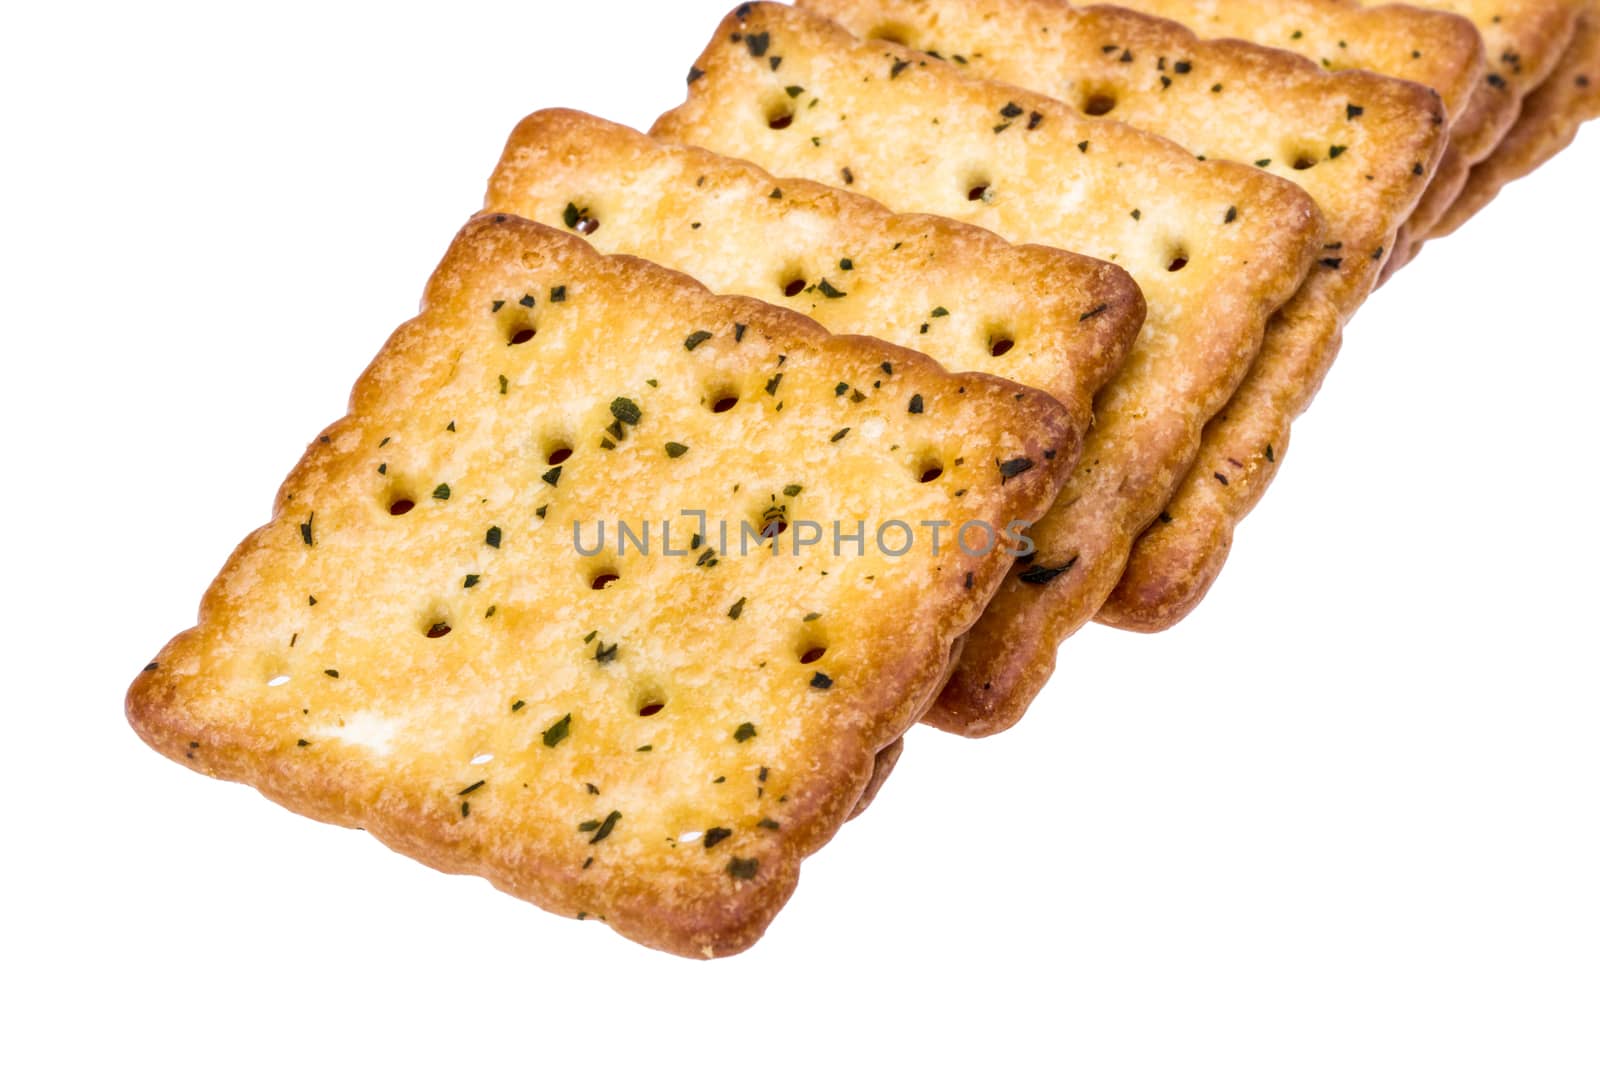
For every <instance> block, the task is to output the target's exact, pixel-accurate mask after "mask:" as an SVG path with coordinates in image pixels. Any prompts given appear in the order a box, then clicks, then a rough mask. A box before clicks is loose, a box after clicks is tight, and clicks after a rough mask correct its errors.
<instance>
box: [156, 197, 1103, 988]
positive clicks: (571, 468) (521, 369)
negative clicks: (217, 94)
mask: <svg viewBox="0 0 1600 1067" xmlns="http://www.w3.org/2000/svg"><path fill="white" fill-rule="evenodd" d="M601 218H602V221H601V226H600V230H601V232H603V231H604V228H605V224H604V218H603V216H602V217H601ZM530 332H531V336H524V334H528V333H530ZM858 391H859V393H860V394H861V395H860V397H859V398H857V396H856V395H855V394H856V393H857V392H858ZM719 398H721V399H730V398H734V399H736V400H737V403H736V404H734V405H733V406H732V407H729V408H726V409H723V410H720V411H719V410H718V400H719ZM1072 440H1073V433H1072V429H1071V427H1070V425H1069V419H1068V416H1067V415H1066V413H1065V411H1064V410H1063V409H1062V408H1061V406H1060V405H1059V404H1058V403H1057V402H1056V401H1054V400H1053V399H1051V398H1050V397H1048V396H1047V395H1045V394H1043V393H1041V392H1038V391H1035V390H1031V389H1028V388H1026V387H1023V386H1019V385H1016V384H1014V383H1011V382H1006V381H1003V380H1001V379H998V378H993V377H990V376H986V375H979V374H952V373H949V372H947V371H945V370H943V369H942V368H940V367H939V366H938V365H937V364H936V363H935V362H934V361H933V360H932V359H930V358H928V357H926V356H922V355H919V354H917V353H914V352H910V351H908V350H906V349H903V348H898V347H895V346H893V345H889V344H886V343H884V342H881V341H877V340H873V339H868V338H859V337H854V338H850V337H846V338H836V337H833V336H831V335H829V334H828V333H827V332H826V331H824V330H823V329H822V328H821V327H820V326H818V325H817V324H816V323H814V322H812V321H811V320H809V319H807V318H805V317H803V316H801V315H797V314H795V313H793V312H790V311H786V310H782V309H778V308H773V307H770V306H768V305H765V304H762V303H760V302H758V301H754V300H750V299H746V298H740V297H719V296H713V295H711V294H710V293H708V292H707V291H706V290H705V289H704V288H703V287H701V286H700V285H699V284H698V283H695V282H693V281H692V280H690V279H689V278H687V277H686V276H684V275H681V274H678V273H676V272H673V271H669V270H666V269H664V268H661V267H658V266H656V265H654V264H650V263H647V262H645V261H642V260H638V259H633V258H629V257H606V256H603V255H601V254H600V253H598V252H596V251H594V250H593V249H592V248H591V247H590V246H589V245H588V244H587V242H586V241H584V240H583V239H581V238H580V237H578V236H575V235H573V234H569V233H565V232H560V231H557V230H555V229H551V228H546V227H543V226H540V225H537V224H535V223H532V222H528V221H526V220H523V219H520V218H516V217H514V216H510V215H505V214H501V215H488V216H481V217H479V218H478V219H475V220H474V221H472V222H471V223H470V224H468V226H467V227H466V228H465V229H464V230H463V231H462V233H461V234H460V236H459V237H458V238H457V239H456V241H455V243H454V244H453V245H452V246H451V248H450V251H449V252H448V254H447V255H446V256H445V259H444V261H443V263H442V264H441V265H440V267H439V268H438V270H437V271H436V273H435V274H434V276H433V278H432V279H431V281H430V282H429V285H428V287H427V292H426V295H425V298H424V301H423V306H422V312H421V314H420V315H419V316H418V317H417V318H416V319H414V320H412V321H411V322H409V323H407V324H405V325H404V326H402V327H401V328H400V329H399V330H398V331H396V333H395V334H394V335H393V337H392V338H391V339H390V340H389V342H388V344H387V345H386V346H385V347H384V349H383V351H382V352H381V353H380V354H379V355H378V357H377V358H376V360H375V361H374V362H373V364H372V365H371V366H370V367H369V368H368V370H367V371H366V372H365V373H364V374H363V375H362V377H361V379H360V381H359V382H358V383H357V385H356V387H355V390H354V392H353V394H352V398H351V404H350V410H349V413H348V414H347V415H346V416H345V417H344V418H342V419H340V420H339V421H338V422H336V423H334V424H333V425H332V426H330V427H329V428H328V429H327V430H325V431H324V432H323V433H322V434H321V435H319V436H318V437H317V438H316V439H315V442H314V443H313V444H312V445H311V446H310V447H309V449H308V450H307V452H306V454H305V456H304V458H303V459H302V460H301V462H300V463H299V465H298V466H297V467H296V468H295V470H294V471H293V472H292V473H291V474H290V475H289V477H288V479H287V480H286V481H285V482H284V484H283V486H282V487H281V489H280V491H279V493H278V496H277V501H276V506H275V508H274V512H273V517H272V519H271V521H270V522H269V523H268V524H267V525H266V526H264V527H262V528H261V529H259V530H257V531H256V532H254V533H252V534H251V535H250V536H249V537H248V538H246V540H245V541H244V543H243V544H242V545H241V546H240V547H239V548H238V549H237V550H236V551H235V552H234V554H233V556H232V558H231V559H230V560H229V561H228V563H227V565H226V566H225V567H224V569H223V571H222V573H221V574H220V575H219V576H218V578H217V579H216V581H215V582H214V583H213V584H212V586H211V588H210V590H209V591H208V592H207V593H206V595H205V597H204V599H203V601H202V604H201V610H200V620H199V625H198V626H197V627H196V628H195V629H192V630H189V631H187V632H185V633H183V634H180V635H179V636H178V637H176V638H175V639H173V641H172V642H170V643H169V644H168V645H167V647H166V648H165V649H164V650H163V651H162V652H161V653H160V654H159V655H158V656H157V657H156V658H155V659H154V660H153V661H152V662H151V663H150V664H149V666H148V667H146V668H145V670H144V671H142V672H141V673H140V674H139V675H138V677H137V679H136V680H135V682H134V684H133V686H132V688H131V690H130V691H129V694H128V702H127V713H128V717H129V720H130V722H131V723H132V725H133V726H134V728H135V729H136V730H137V731H138V733H139V734H140V736H141V737H143V738H144V739H145V740H146V741H147V742H148V743H149V744H150V745H152V746H153V747H154V748H156V749H157V750H159V751H160V752H162V753H163V754H165V755H167V756H168V757H170V758H172V759H173V760H175V761H178V762H180V763H183V764H187V765H188V766H190V767H192V768H194V769H195V770H198V771H201V772H202V773H205V774H207V775H211V776H213V777H217V778H223V779H229V780H233V781H238V782H243V783H246V784H249V785H252V786H254V787H256V788H257V789H259V790H260V791H261V792H262V793H264V794H265V795H266V796H268V797H269V798H271V799H273V800H275V801H277V802H279V803H281V804H283V805H284V806H286V807H288V808H291V809H293V810H295V811H297V812H300V813H302V814H305V815H309V816H311V817H313V818H316V819H321V820H324V821H327V822H331V823H336V824H339V825H343V826H359V827H364V828H365V829H367V830H368V831H370V832H371V833H372V834H373V835H374V836H376V837H377V838H378V839H379V840H381V841H383V842H384V843H385V844H387V845H389V846H390V847H392V848H394V849H396V850H397V851H400V852H403V853H405V854H407V855H410V856H413V857H415V858H417V859H419V860H421V861H422V862H424V863H426V864H428V865H430V866H433V867H435V868H438V869H440V870H444V871H449V872H456V873H467V874H476V875H480V876H482V877H485V878H487V879H489V880H490V881H492V882H493V883H494V884H495V885H496V886H498V887H499V888H501V889H503V890H505V891H507V892H509V893H513V894H515V895H517V896H519V897H522V898H524V899H527V900H529V901H532V902H534V903H537V904H539V905H540V906H542V907H545V908H547V909H550V910H552V911H554V912H557V913H560V914H564V915H568V916H575V917H577V918H588V919H596V920H602V921H604V922H606V923H608V924H609V925H611V926H613V927H614V928H615V929H617V930H618V931H619V932H621V933H622V934H624V935H625V936H627V937H630V938H633V939H635V940H638V941H641V942H643V943H645V944H648V945H652V946H655V947H658V948H662V949H665V950H668V951H671V952H676V953H680V954H684V955H689V956H719V955H726V954H729V953H733V952H738V951H740V950H741V949H743V948H745V947H747V946H749V945H750V944H751V943H752V942H754V941H755V940H756V939H757V938H758V937H759V936H760V935H761V933H762V931H763V930H764V929H765V928H766V926H767V924H768V922H770V920H771V919H772V917H773V916H774V915H775V914H776V912H777V911H778V909H779V908H780V907H781V906H782V904H783V903H784V901H785V900H786V899H787V897H788V896H789V894H790V892H791V891H792V890H793V888H794V886H795V882H796V879H797V876H798V869H799V864H800V861H801V860H802V859H803V858H804V857H805V856H806V855H808V854H810V853H811V852H813V851H815V850H816V849H817V848H819V847H821V846H822V845H823V844H824V843H825V842H826V841H827V840H828V839H829V837H830V836H831V835H832V834H833V833H834V832H835V831H836V830H837V829H838V828H839V826H840V825H842V824H843V822H844V821H845V820H846V819H847V818H848V817H849V816H850V815H851V813H852V811H854V810H855V809H856V807H857V805H858V803H860V802H861V801H862V800H863V798H864V797H865V796H866V795H867V793H868V791H869V790H871V789H875V788H876V787H877V785H878V784H879V783H881V779H882V776H883V774H884V772H885V770H886V765H888V764H892V760H893V757H894V755H895V754H896V753H897V752H898V748H897V747H896V741H897V739H898V738H899V736H900V735H901V734H902V733H903V732H904V731H905V730H906V729H907V728H908V727H909V726H910V725H911V724H912V723H913V722H914V721H915V720H916V717H917V716H918V715H919V714H920V713H921V711H922V709H923V708H924V707H925V706H926V705H927V703H928V702H929V700H931V699H932V697H933V695H934V693H935V691H936V689H937V687H938V685H939V684H940V683H941V682H942V680H943V679H944V677H945V675H946V672H947V669H948V662H947V661H948V660H949V657H950V651H951V648H952V646H953V645H954V644H955V643H956V642H957V641H958V640H959V637H960V635H961V634H962V633H963V631H965V630H966V629H967V628H969V627H970V626H971V625H972V624H973V622H974V621H975V620H976V619H977V617H978V614H979V613H980V612H981V610H982V607H983V605H984V604H985V603H986V602H987V600H988V599H989V597H990V596H991V595H992V593H993V591H994V589H995V588H996V587H997V585H998V583H999V582H1000V581H1001V580H1002V578H1003V576H1004V575H1005V573H1006V571H1007V569H1008V567H1009V565H1010V563H1011V559H1010V556H1009V555H1008V553H1007V551H1000V550H995V551H990V552H986V553H965V552H961V551H956V550H954V549H953V548H952V546H951V535H950V534H949V533H946V534H945V544H944V549H943V551H940V550H939V549H937V548H935V547H934V544H933V537H932V535H931V533H930V527H929V526H928V525H924V524H933V525H935V526H937V527H938V528H939V529H941V530H945V531H951V530H958V529H965V528H969V527H982V528H986V529H992V530H995V531H998V537H997V540H998V541H999V542H1001V543H1003V544H1004V545H1005V546H1007V548H1008V549H1009V550H1011V551H1015V550H1017V549H1016V546H1017V545H1018V543H1019V542H1018V541H1017V539H1016V538H1015V537H1014V536H1010V537H1008V536H1007V534H1015V532H1016V531H1017V530H1019V529H1020V527H1013V526H1012V525H1011V524H1012V523H1026V522H1028V521H1029V520H1031V519H1034V518H1035V517H1037V516H1038V515H1039V514H1041V513H1042V512H1043V511H1044V510H1045V509H1046V508H1047V507H1048V505H1049V503H1050V501H1051V500H1052V499H1053V498H1054V496H1055V495H1056V492H1057V491H1058V489H1059V487H1060V485H1061V484H1062V483H1063V481H1064V479H1065V476H1066V474H1067V467H1066V465H1065V464H1064V463H1063V462H1062V460H1061V458H1060V453H1061V451H1062V450H1063V449H1066V448H1068V447H1069V446H1070V445H1071V443H1072ZM922 456H938V457H941V460H942V462H943V472H942V474H941V476H940V477H939V478H938V479H936V480H933V481H931V482H925V481H923V480H922V479H921V478H919V477H917V476H916V471H917V466H916V463H915V461H914V459H913V457H922ZM834 523H837V524H839V527H838V528H839V529H840V530H841V531H842V538H843V539H842V540H835V539H834V535H833V533H832V529H833V524H834ZM758 525H759V530H765V531H769V532H768V533H767V534H766V535H765V536H763V535H762V534H761V533H760V532H753V533H752V534H751V535H750V536H749V538H748V541H749V543H748V544H746V543H745V536H746V535H745V534H744V533H743V532H742V531H743V530H750V529H752V528H753V527H757V526H758ZM816 528H820V529H823V530H827V531H829V532H828V533H827V534H826V535H825V538H826V539H825V540H824V542H823V543H822V544H821V545H820V546H816V545H812V546H809V547H807V548H805V549H802V548H801V547H800V542H801V541H802V540H803V539H802V538H801V537H800V534H801V533H802V532H804V531H807V530H813V529H816ZM625 529H626V530H627V531H629V532H626V533H625V532H624V530H625ZM778 530H781V531H782V532H781V533H772V532H770V531H778ZM906 532H910V533H911V534H912V536H911V537H910V539H909V542H908V540H907V538H906V536H905V533H906ZM880 754H882V758H881V759H880V758H879V757H880ZM307 877H308V878H310V877H312V876H311V875H310V874H309V873H308V875H307Z"/></svg>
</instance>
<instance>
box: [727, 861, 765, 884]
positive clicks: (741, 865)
mask: <svg viewBox="0 0 1600 1067" xmlns="http://www.w3.org/2000/svg"><path fill="white" fill-rule="evenodd" d="M760 868H761V861H760V860H757V859H740V858H737V857H736V858H734V859H731V860H729V861H728V873H729V874H730V875H732V876H733V877H735V878H738V879H740V880H741V881H746V882H748V881H749V880H750V879H752V878H754V877H755V876H756V871H758V870H759V869H760Z"/></svg>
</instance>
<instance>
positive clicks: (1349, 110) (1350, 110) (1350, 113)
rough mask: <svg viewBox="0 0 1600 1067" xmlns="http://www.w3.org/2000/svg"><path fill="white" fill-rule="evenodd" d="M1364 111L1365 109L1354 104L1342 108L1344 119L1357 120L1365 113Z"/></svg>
mask: <svg viewBox="0 0 1600 1067" xmlns="http://www.w3.org/2000/svg"><path fill="white" fill-rule="evenodd" d="M1366 110H1367V109H1366V108H1364V107H1361V106H1359V105H1356V104H1346V105H1345V108H1344V117H1345V118H1346V119H1358V118H1360V117H1361V116H1362V115H1363V114H1364V113H1365V112H1366Z"/></svg>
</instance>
